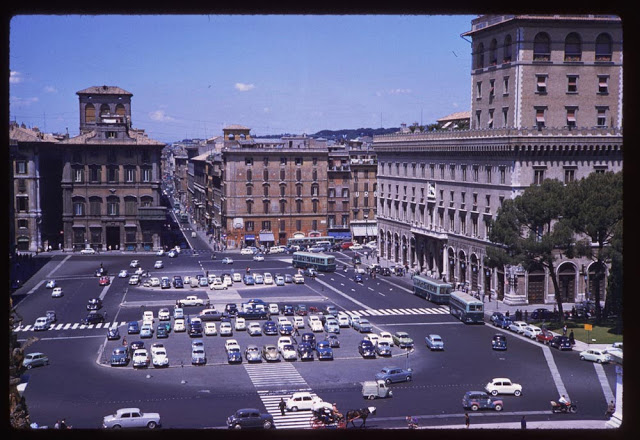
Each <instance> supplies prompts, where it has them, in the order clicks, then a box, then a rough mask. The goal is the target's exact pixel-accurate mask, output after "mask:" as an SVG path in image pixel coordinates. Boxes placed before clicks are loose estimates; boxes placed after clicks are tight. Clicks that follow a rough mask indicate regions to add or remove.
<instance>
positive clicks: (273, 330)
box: [262, 321, 278, 335]
mask: <svg viewBox="0 0 640 440" xmlns="http://www.w3.org/2000/svg"><path fill="white" fill-rule="evenodd" d="M262 332H263V333H264V334H265V335H277V334H278V326H277V325H276V323H275V322H273V321H266V322H265V323H264V324H263V325H262Z"/></svg>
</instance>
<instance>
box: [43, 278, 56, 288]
mask: <svg viewBox="0 0 640 440" xmlns="http://www.w3.org/2000/svg"><path fill="white" fill-rule="evenodd" d="M56 286H57V284H56V280H49V281H47V284H46V287H47V289H53V288H54V287H56Z"/></svg>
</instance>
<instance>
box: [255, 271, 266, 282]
mask: <svg viewBox="0 0 640 440" xmlns="http://www.w3.org/2000/svg"><path fill="white" fill-rule="evenodd" d="M253 281H254V282H255V283H256V284H264V277H263V276H262V275H261V274H259V273H256V274H254V275H253Z"/></svg>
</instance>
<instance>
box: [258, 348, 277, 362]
mask: <svg viewBox="0 0 640 440" xmlns="http://www.w3.org/2000/svg"><path fill="white" fill-rule="evenodd" d="M262 356H263V357H264V360H266V361H267V362H277V361H279V360H280V353H279V352H278V347H276V346H275V345H273V344H265V345H264V346H263V347H262Z"/></svg>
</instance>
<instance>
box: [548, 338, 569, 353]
mask: <svg viewBox="0 0 640 440" xmlns="http://www.w3.org/2000/svg"><path fill="white" fill-rule="evenodd" d="M549 345H550V346H551V347H553V348H557V349H558V350H572V347H571V342H569V338H567V337H566V336H554V337H553V339H551V341H549Z"/></svg>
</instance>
